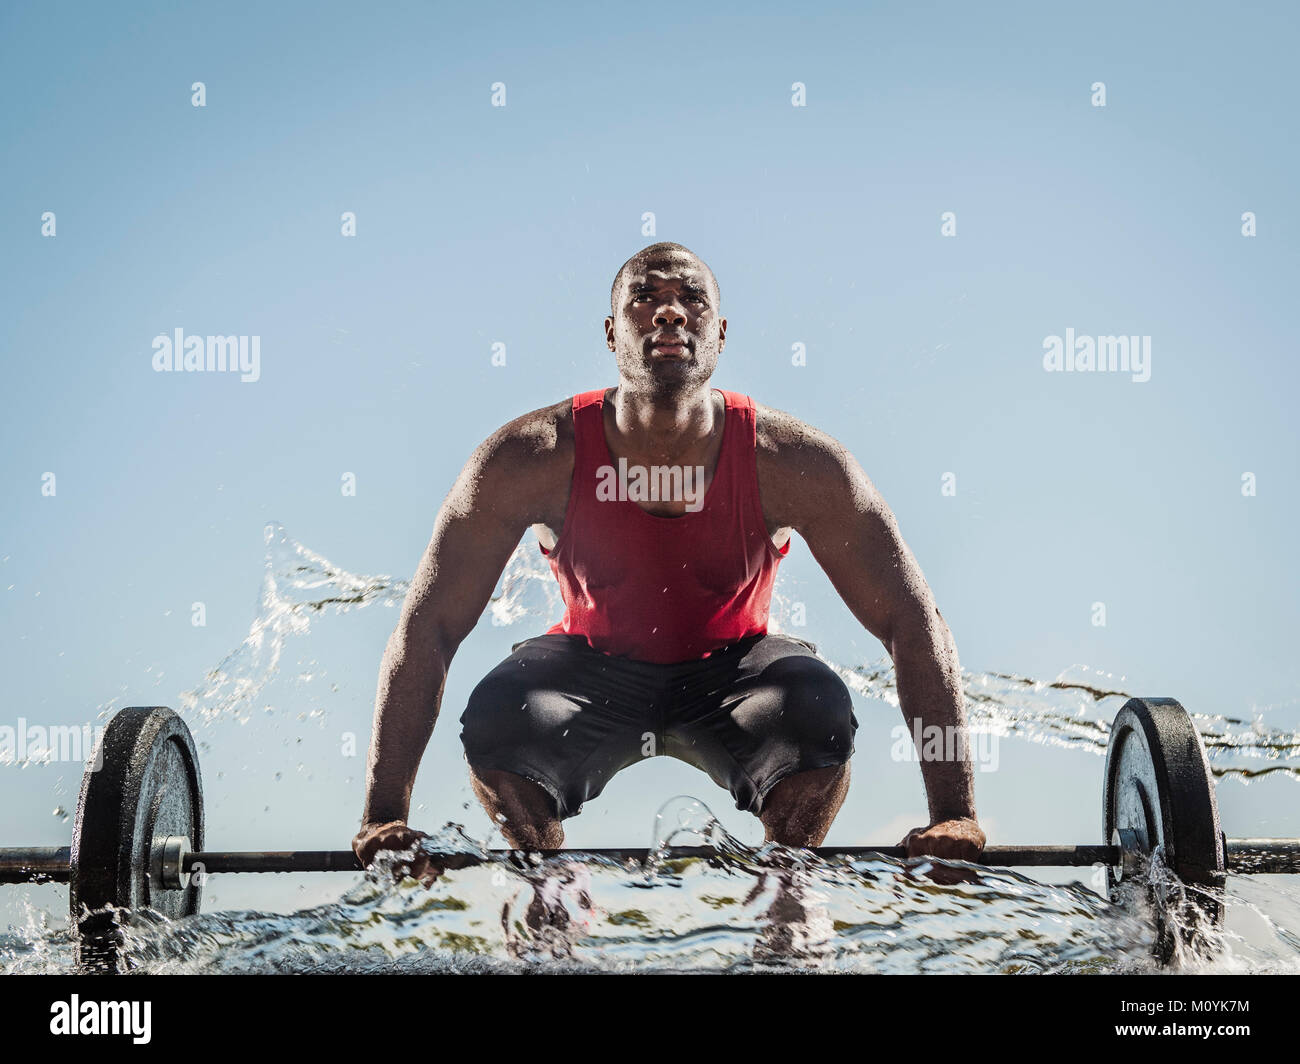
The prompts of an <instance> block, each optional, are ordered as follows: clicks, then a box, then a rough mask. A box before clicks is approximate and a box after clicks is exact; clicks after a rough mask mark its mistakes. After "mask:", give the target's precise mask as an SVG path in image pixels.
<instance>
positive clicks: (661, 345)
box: [650, 337, 689, 355]
mask: <svg viewBox="0 0 1300 1064" xmlns="http://www.w3.org/2000/svg"><path fill="white" fill-rule="evenodd" d="M650 350H651V351H658V352H659V353H660V354H662V355H684V354H685V353H686V352H687V350H689V348H688V345H687V343H686V341H685V340H677V339H673V338H669V337H665V338H664V339H662V340H656V341H655V342H654V343H653V344H652V345H651V347H650Z"/></svg>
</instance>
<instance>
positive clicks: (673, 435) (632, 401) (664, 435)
mask: <svg viewBox="0 0 1300 1064" xmlns="http://www.w3.org/2000/svg"><path fill="white" fill-rule="evenodd" d="M610 405H611V406H612V407H613V409H614V426H615V431H616V432H617V433H618V436H619V439H620V440H622V441H623V443H624V444H625V446H626V449H627V450H629V451H632V452H634V453H636V454H639V455H644V456H646V457H647V458H652V459H664V460H671V459H674V458H678V457H680V456H682V455H687V454H691V453H693V452H696V451H699V450H701V449H704V450H707V449H708V445H709V441H710V440H711V439H712V437H713V436H714V435H715V434H716V433H717V432H718V431H719V430H720V429H721V426H722V419H721V417H719V415H718V412H717V410H716V408H715V405H714V398H713V389H712V388H711V387H709V384H708V382H707V381H706V382H705V383H703V384H702V385H700V386H699V387H698V388H696V389H694V390H692V391H690V392H687V393H676V394H673V395H667V396H665V395H649V394H646V393H644V392H640V393H638V392H634V391H632V390H630V389H629V388H628V387H627V385H626V384H625V383H620V384H619V386H618V387H617V388H615V389H614V394H613V395H612V396H610Z"/></svg>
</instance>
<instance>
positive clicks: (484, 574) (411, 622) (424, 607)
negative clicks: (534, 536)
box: [400, 444, 530, 655]
mask: <svg viewBox="0 0 1300 1064" xmlns="http://www.w3.org/2000/svg"><path fill="white" fill-rule="evenodd" d="M520 475H521V474H520V471H519V470H518V469H517V468H516V469H514V470H512V469H511V463H510V462H509V461H508V460H506V459H505V458H504V457H503V456H502V455H501V454H500V452H499V451H497V452H494V451H493V449H492V448H491V446H490V444H484V445H483V446H482V447H480V448H479V450H478V451H476V452H475V454H474V456H473V457H472V458H471V459H470V461H469V462H468V463H467V464H466V466H465V468H464V469H463V470H462V471H461V474H460V476H459V477H458V478H457V480H456V484H455V486H454V487H453V488H452V490H451V492H450V493H449V494H448V496H447V498H446V500H445V501H444V502H443V504H442V507H441V508H440V509H439V511H438V516H437V518H436V520H435V521H434V527H433V534H432V536H431V537H430V539H429V544H428V546H427V547H426V548H425V550H424V555H423V557H421V559H420V564H419V567H418V568H417V570H416V573H415V577H414V578H413V579H412V581H411V587H410V590H409V591H408V593H407V596H406V601H405V602H404V603H403V606H402V618H401V621H400V628H401V631H402V633H403V635H404V637H405V638H407V639H412V640H414V641H416V642H418V643H426V642H428V641H433V642H434V643H436V645H438V646H439V647H440V648H443V649H444V650H445V651H446V652H447V653H448V654H449V655H450V654H451V653H454V652H455V650H456V648H457V647H458V646H459V645H460V643H461V641H462V640H463V639H464V638H465V637H466V636H467V635H468V634H469V633H470V631H471V630H472V629H473V627H474V625H475V624H477V623H478V619H479V617H480V616H481V615H482V613H483V610H484V609H485V608H486V607H487V604H488V601H489V600H490V599H491V596H492V592H493V590H494V589H495V588H496V584H497V580H498V579H499V578H500V576H501V572H502V570H504V569H505V566H506V563H507V562H508V561H509V560H510V555H511V553H512V552H513V551H514V549H515V547H516V546H517V545H518V543H519V540H520V538H521V537H522V536H523V534H524V532H525V530H526V529H527V527H528V525H529V523H530V520H529V515H528V511H527V508H526V505H525V500H526V495H525V493H523V492H521V491H520V490H519V486H518V485H517V484H516V483H515V480H516V479H517V478H518V477H519V476H520Z"/></svg>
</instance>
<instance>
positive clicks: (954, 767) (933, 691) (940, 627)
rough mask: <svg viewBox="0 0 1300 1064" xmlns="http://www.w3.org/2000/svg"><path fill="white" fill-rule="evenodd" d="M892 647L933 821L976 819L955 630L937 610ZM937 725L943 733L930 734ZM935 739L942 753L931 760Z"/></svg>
mask: <svg viewBox="0 0 1300 1064" xmlns="http://www.w3.org/2000/svg"><path fill="white" fill-rule="evenodd" d="M888 649H889V654H890V657H891V658H893V661H894V675H895V679H896V682H897V685H898V701H899V704H900V706H901V707H902V711H903V720H904V721H905V722H906V725H907V730H908V734H909V735H911V736H913V737H917V736H919V737H920V739H919V744H920V745H919V746H918V749H917V756H918V758H919V760H920V765H921V777H922V779H923V780H924V782H925V793H926V798H927V800H928V802H929V807H930V820H931V822H932V823H935V822H938V821H940V820H956V819H960V818H964V817H969V818H971V819H974V818H975V775H974V772H973V768H972V763H971V759H970V736H969V733H968V731H967V727H966V709H965V703H964V701H963V698H962V687H961V666H960V665H959V664H958V661H957V647H956V644H955V643H954V642H953V638H952V632H950V631H949V629H948V625H947V624H946V623H945V622H944V620H943V618H942V617H940V616H939V614H938V611H937V610H936V611H934V613H933V615H932V618H930V619H929V620H928V621H927V622H918V623H916V624H913V625H910V626H905V627H902V628H900V629H899V632H898V633H897V634H896V635H895V637H894V638H893V639H892V640H891V642H890V644H889V646H888ZM936 726H937V727H938V728H939V729H940V731H939V732H938V733H935V732H930V731H928V730H927V729H929V728H932V727H936ZM949 729H951V730H949ZM936 735H937V736H938V737H940V743H939V750H940V751H941V753H940V755H939V756H938V757H935V756H933V753H934V751H933V750H931V752H930V755H931V756H926V746H927V745H928V744H927V742H926V739H927V738H928V737H929V736H936Z"/></svg>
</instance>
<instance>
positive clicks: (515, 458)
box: [479, 397, 573, 467]
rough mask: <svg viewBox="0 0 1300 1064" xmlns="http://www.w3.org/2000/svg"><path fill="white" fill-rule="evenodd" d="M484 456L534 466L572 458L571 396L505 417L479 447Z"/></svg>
mask: <svg viewBox="0 0 1300 1064" xmlns="http://www.w3.org/2000/svg"><path fill="white" fill-rule="evenodd" d="M479 450H480V452H482V456H483V458H484V459H485V460H492V461H495V462H504V463H507V464H510V465H514V466H518V465H524V466H530V467H537V466H539V465H541V466H545V465H548V464H551V463H554V462H557V461H558V462H563V461H564V460H565V459H566V458H567V459H568V460H569V461H570V462H571V461H572V459H573V399H572V397H569V398H566V399H561V400H560V401H559V402H557V403H552V404H550V405H549V406H542V407H538V408H537V409H536V410H530V411H528V413H526V414H521V415H520V416H519V417H517V418H514V419H513V420H511V421H507V422H506V423H505V424H504V425H502V426H501V427H500V428H499V429H497V430H496V431H495V432H494V433H492V435H490V436H489V437H488V438H487V439H486V440H484V441H483V443H482V444H481V445H480V448H479Z"/></svg>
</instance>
